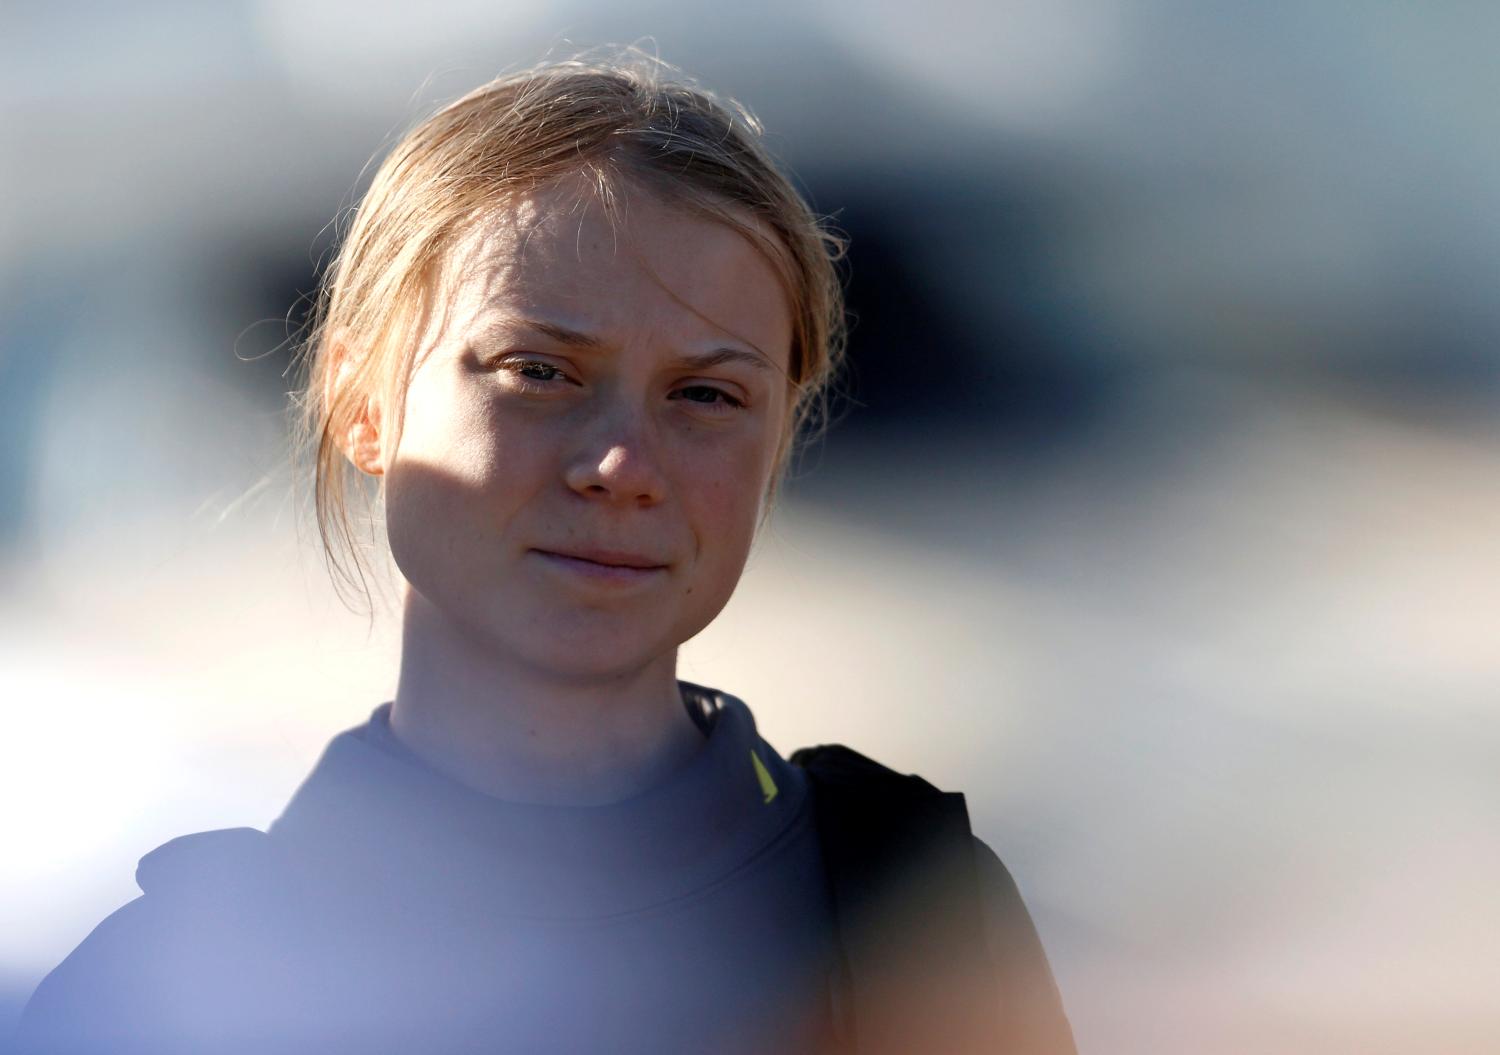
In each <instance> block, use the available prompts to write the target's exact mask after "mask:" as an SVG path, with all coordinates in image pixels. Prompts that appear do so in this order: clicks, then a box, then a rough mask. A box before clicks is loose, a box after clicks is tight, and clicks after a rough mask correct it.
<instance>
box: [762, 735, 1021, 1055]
mask: <svg viewBox="0 0 1500 1055" xmlns="http://www.w3.org/2000/svg"><path fill="white" fill-rule="evenodd" d="M791 761H792V763H793V764H794V765H797V766H800V767H802V768H803V769H804V770H805V771H806V772H807V775H808V776H809V778H810V780H811V785H812V795H813V812H814V817H815V820H816V823H817V829H818V838H819V842H820V843H821V845H822V849H823V861H824V867H825V869H826V870H827V873H828V883H829V889H830V893H831V896H832V902H833V914H834V923H835V927H836V931H837V935H838V945H839V950H840V953H841V959H842V963H841V964H839V966H838V970H839V972H840V973H841V974H842V976H843V977H842V978H840V979H836V980H835V984H834V988H835V993H834V1004H835V1007H834V1014H835V1019H836V1022H835V1028H836V1029H837V1030H838V1032H839V1034H840V1038H841V1040H842V1042H843V1043H844V1045H845V1046H846V1050H848V1051H851V1052H857V1053H858V1055H878V1053H886V1052H890V1053H897V1052H902V1053H911V1052H921V1053H923V1055H941V1053H948V1052H968V1051H987V1052H988V1051H997V1050H1003V1049H1002V1048H1000V1047H999V1046H998V1042H999V1040H1000V1038H1001V1028H1000V1027H1001V1022H1000V1011H999V1007H998V1003H997V999H998V995H999V994H998V992H997V988H996V985H995V980H996V970H995V966H994V963H993V962H992V960H991V957H990V953H989V950H988V948H987V946H986V943H985V937H984V935H985V927H984V911H983V906H982V904H981V901H980V888H979V880H978V875H977V868H976V860H975V851H974V845H975V844H974V837H973V834H972V832H971V831H970V828H969V816H968V810H967V808H966V806H965V804H964V797H963V796H962V795H960V794H957V793H951V792H943V791H939V790H938V789H937V788H935V787H933V786H932V785H931V784H929V783H927V781H925V780H922V779H921V778H920V777H915V776H906V775H903V774H900V773H896V772H894V771H893V770H890V769H888V768H886V767H885V766H882V765H880V764H879V763H878V762H874V761H872V760H871V759H868V758H866V757H865V756H863V755H861V754H859V753H858V752H856V751H852V750H850V749H849V748H847V747H843V746H841V745H825V746H820V747H812V748H803V749H802V750H800V751H797V752H795V753H794V754H793V755H792V757H791ZM839 990H842V993H840V992H839Z"/></svg>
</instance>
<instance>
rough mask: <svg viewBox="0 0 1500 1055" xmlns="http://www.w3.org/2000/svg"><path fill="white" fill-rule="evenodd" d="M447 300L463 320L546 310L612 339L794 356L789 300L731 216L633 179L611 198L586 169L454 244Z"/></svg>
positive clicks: (778, 360) (476, 226)
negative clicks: (727, 346)
mask: <svg viewBox="0 0 1500 1055" xmlns="http://www.w3.org/2000/svg"><path fill="white" fill-rule="evenodd" d="M745 222H746V224H747V225H748V226H750V227H751V228H752V229H754V230H759V228H758V227H757V226H756V224H755V222H754V221H753V220H752V219H751V218H750V217H749V216H746V217H745ZM766 237H767V238H773V237H774V236H773V235H770V234H769V232H766ZM439 299H440V301H441V302H443V308H444V311H445V314H449V315H450V316H451V317H450V319H449V321H450V323H452V324H456V325H458V326H460V327H463V326H466V325H472V324H479V323H483V322H488V321H492V320H495V319H503V318H504V317H505V316H508V315H520V316H525V317H536V316H538V315H540V316H543V317H546V318H549V319H550V320H552V321H556V322H559V323H560V324H562V325H565V326H568V327H570V328H575V329H580V330H583V331H585V332H590V333H598V334H599V335H600V336H601V337H603V338H604V339H606V340H609V339H611V338H612V337H618V338H619V339H620V340H628V339H629V338H630V337H632V336H640V335H641V334H642V333H643V332H644V331H647V330H649V331H650V332H651V333H652V334H654V335H655V336H656V337H658V338H661V339H663V340H665V341H668V342H679V343H683V342H685V343H691V342H694V341H699V340H709V339H713V338H715V337H718V338H722V337H724V336H726V335H727V336H729V337H732V338H734V339H736V340H739V341H743V342H746V343H748V344H751V345H752V346H754V347H755V348H756V349H758V350H759V351H760V352H762V354H764V355H766V356H767V358H769V359H771V361H772V362H773V363H775V364H776V365H778V366H779V367H781V368H782V369H783V370H785V369H786V367H787V364H788V360H789V358H790V351H791V340H792V321H791V308H790V305H789V301H788V298H787V296H786V292H785V289H784V287H783V284H782V281H781V278H780V275H779V273H778V271H777V269H776V267H775V266H774V265H773V264H772V262H771V261H770V260H769V259H768V257H767V254H766V251H764V250H763V249H762V248H760V247H759V246H757V245H756V244H754V243H753V242H752V241H751V240H750V238H749V237H747V236H746V235H745V234H744V233H742V232H741V231H739V230H736V229H735V228H734V227H732V226H730V225H729V224H728V223H723V222H719V221H717V220H714V219H711V218H708V217H705V216H702V215H700V214H698V213H695V212H692V211H690V210H688V209H687V208H684V207H681V206H675V205H670V204H667V203H665V202H663V201H662V200H661V199H660V198H658V197H656V196H655V195H653V194H651V193H649V192H647V191H645V190H641V189H639V188H635V187H628V188H625V189H622V190H621V191H619V192H618V193H616V194H615V195H613V196H612V199H611V201H610V203H609V207H606V202H605V201H604V199H603V198H602V197H601V195H600V193H599V192H598V191H597V190H595V189H594V188H592V187H590V186H587V185H585V184H584V183H583V181H582V179H581V178H580V179H577V180H574V179H568V180H563V181H558V182H555V183H552V184H549V185H547V186H546V187H543V188H541V189H539V190H537V191H534V192H532V193H529V194H526V195H523V196H519V197H516V198H514V199H511V200H509V201H507V202H505V203H503V204H502V205H500V206H498V207H496V208H495V209H493V210H490V211H488V212H486V213H485V214H484V215H483V216H481V217H480V218H479V219H477V220H476V221H475V222H473V223H472V224H470V225H469V227H468V228H467V229H466V230H465V231H464V233H463V234H462V235H461V236H460V238H459V239H458V240H457V242H456V244H455V246H454V248H453V251H452V252H451V253H450V254H449V257H448V259H447V261H446V265H445V267H444V268H443V275H442V277H441V279H440V291H439Z"/></svg>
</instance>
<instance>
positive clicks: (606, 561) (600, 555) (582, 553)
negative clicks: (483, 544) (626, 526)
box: [537, 548, 667, 571]
mask: <svg viewBox="0 0 1500 1055" xmlns="http://www.w3.org/2000/svg"><path fill="white" fill-rule="evenodd" d="M537 552H538V553H540V554H542V555H543V556H546V557H562V558H564V559H566V560H573V561H584V562H587V563H589V564H597V565H599V566H600V567H603V568H619V569H621V570H626V571H657V570H659V569H662V568H665V567H666V566H667V565H666V562H665V561H659V560H656V559H655V558H653V557H650V556H647V555H646V554H643V553H633V552H631V551H629V550H615V549H592V548H588V549H565V550H564V549H555V550H553V549H541V548H538V549H537Z"/></svg>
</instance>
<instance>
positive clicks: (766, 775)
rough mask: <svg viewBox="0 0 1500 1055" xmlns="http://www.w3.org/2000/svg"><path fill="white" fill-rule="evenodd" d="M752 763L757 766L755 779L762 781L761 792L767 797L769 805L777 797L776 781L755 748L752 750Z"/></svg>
mask: <svg viewBox="0 0 1500 1055" xmlns="http://www.w3.org/2000/svg"><path fill="white" fill-rule="evenodd" d="M750 763H751V764H752V765H753V766H755V779H756V780H758V781H760V790H761V792H762V793H764V795H765V796H766V802H768V803H769V802H770V801H771V800H772V799H774V798H775V797H776V792H777V787H776V781H774V780H772V779H771V774H770V772H769V771H768V770H767V769H766V766H765V763H763V762H762V761H761V760H760V756H759V755H757V754H756V753H755V749H754V748H753V747H752V748H751V749H750Z"/></svg>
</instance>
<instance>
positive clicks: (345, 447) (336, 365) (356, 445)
mask: <svg viewBox="0 0 1500 1055" xmlns="http://www.w3.org/2000/svg"><path fill="white" fill-rule="evenodd" d="M328 354H329V356H330V359H329V362H328V369H327V370H325V371H324V372H323V384H324V388H323V405H324V406H325V407H330V408H331V407H333V405H334V401H335V400H336V399H338V398H340V397H341V396H342V395H343V394H344V393H346V392H348V388H349V386H350V385H353V384H357V383H358V381H359V380H360V378H359V372H360V367H361V366H362V365H363V363H364V354H363V352H361V351H357V350H356V349H355V347H354V346H353V345H352V344H350V343H349V342H348V341H347V340H345V339H344V338H343V337H342V336H341V335H340V336H335V337H332V338H330V341H329V345H328ZM381 423H382V419H381V412H380V401H379V400H378V399H376V398H375V397H373V396H365V397H364V398H363V399H361V400H360V406H359V408H358V410H357V412H356V413H355V415H354V417H353V418H352V419H351V420H350V421H349V425H348V427H347V428H346V429H345V430H344V434H343V435H342V436H339V437H337V439H338V445H339V450H341V451H343V452H344V457H345V458H348V459H349V462H350V464H351V465H353V466H354V467H355V468H356V469H358V470H359V471H360V472H362V473H364V474H365V475H367V476H383V475H384V474H385V462H384V457H383V455H384V446H383V444H382V436H383V432H382V430H381Z"/></svg>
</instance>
